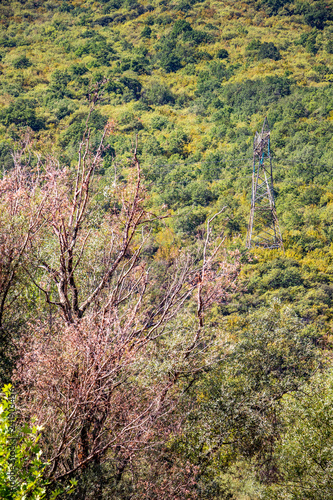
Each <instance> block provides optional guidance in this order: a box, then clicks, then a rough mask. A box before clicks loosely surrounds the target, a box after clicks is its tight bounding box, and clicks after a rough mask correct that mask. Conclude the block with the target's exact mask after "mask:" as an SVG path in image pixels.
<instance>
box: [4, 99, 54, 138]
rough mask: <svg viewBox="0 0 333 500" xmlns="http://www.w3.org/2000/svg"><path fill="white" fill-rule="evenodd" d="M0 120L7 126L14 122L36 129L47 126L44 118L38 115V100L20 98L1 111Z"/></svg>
mask: <svg viewBox="0 0 333 500" xmlns="http://www.w3.org/2000/svg"><path fill="white" fill-rule="evenodd" d="M0 122H1V123H3V124H4V125H6V126H8V125H10V124H12V123H13V124H15V125H18V126H20V127H22V126H27V127H30V128H32V130H35V131H38V130H40V129H42V128H44V126H45V122H44V120H43V119H42V118H39V117H37V116H36V101H33V100H30V99H20V98H19V99H17V100H16V101H14V102H12V103H11V104H10V105H9V106H8V108H5V109H3V110H2V111H1V112H0Z"/></svg>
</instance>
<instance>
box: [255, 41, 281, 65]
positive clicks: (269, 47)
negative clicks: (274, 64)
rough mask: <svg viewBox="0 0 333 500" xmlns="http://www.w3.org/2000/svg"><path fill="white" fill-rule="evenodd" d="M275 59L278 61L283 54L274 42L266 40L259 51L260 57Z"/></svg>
mask: <svg viewBox="0 0 333 500" xmlns="http://www.w3.org/2000/svg"><path fill="white" fill-rule="evenodd" d="M266 58H267V59H273V60H274V61H278V60H279V59H281V55H280V52H279V49H278V48H277V47H275V45H274V43H273V42H264V43H263V44H261V45H260V48H259V51H258V59H259V60H260V59H266Z"/></svg>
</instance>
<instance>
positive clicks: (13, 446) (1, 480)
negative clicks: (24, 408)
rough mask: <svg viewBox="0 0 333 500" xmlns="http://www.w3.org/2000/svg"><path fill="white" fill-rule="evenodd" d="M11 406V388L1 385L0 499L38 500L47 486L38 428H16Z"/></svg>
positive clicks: (12, 400) (39, 429)
mask: <svg viewBox="0 0 333 500" xmlns="http://www.w3.org/2000/svg"><path fill="white" fill-rule="evenodd" d="M14 404H15V398H14V396H13V394H12V391H11V385H10V384H9V385H5V386H4V387H3V389H2V398H1V402H0V498H2V499H8V500H25V499H27V498H29V499H32V500H40V499H42V498H45V494H46V486H47V485H46V482H45V481H44V480H43V472H44V468H45V465H46V464H45V462H43V460H42V459H41V454H42V452H41V450H40V448H39V445H38V440H39V437H40V434H39V433H40V431H41V428H40V427H36V426H34V427H33V428H32V429H30V428H29V427H28V426H27V425H24V426H18V425H17V424H16V422H15V420H16V415H15V406H14Z"/></svg>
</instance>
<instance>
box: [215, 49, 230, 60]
mask: <svg viewBox="0 0 333 500" xmlns="http://www.w3.org/2000/svg"><path fill="white" fill-rule="evenodd" d="M216 56H217V57H218V59H228V57H229V52H228V51H227V50H226V49H220V50H219V51H218V53H217V54H216Z"/></svg>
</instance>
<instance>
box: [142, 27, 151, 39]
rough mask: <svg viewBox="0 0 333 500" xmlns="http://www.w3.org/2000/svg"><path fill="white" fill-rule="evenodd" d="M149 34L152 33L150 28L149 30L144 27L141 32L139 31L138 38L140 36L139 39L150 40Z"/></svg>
mask: <svg viewBox="0 0 333 500" xmlns="http://www.w3.org/2000/svg"><path fill="white" fill-rule="evenodd" d="M151 33H152V31H151V28H149V26H145V27H144V28H143V30H142V31H141V35H140V36H141V38H150V36H151Z"/></svg>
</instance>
